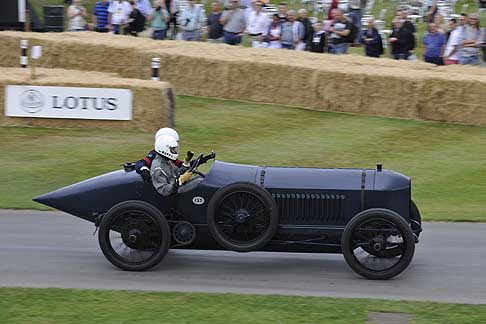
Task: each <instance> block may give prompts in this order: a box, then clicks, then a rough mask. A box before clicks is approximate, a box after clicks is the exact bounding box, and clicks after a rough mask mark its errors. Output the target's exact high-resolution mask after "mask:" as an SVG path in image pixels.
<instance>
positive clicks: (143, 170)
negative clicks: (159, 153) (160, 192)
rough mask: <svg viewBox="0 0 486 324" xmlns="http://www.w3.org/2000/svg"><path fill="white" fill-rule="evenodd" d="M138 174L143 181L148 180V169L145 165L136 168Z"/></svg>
mask: <svg viewBox="0 0 486 324" xmlns="http://www.w3.org/2000/svg"><path fill="white" fill-rule="evenodd" d="M137 171H138V173H139V174H140V176H141V177H142V179H143V181H145V182H149V181H150V170H149V168H147V167H142V168H141V169H140V170H137Z"/></svg>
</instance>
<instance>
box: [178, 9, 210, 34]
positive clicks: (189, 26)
mask: <svg viewBox="0 0 486 324" xmlns="http://www.w3.org/2000/svg"><path fill="white" fill-rule="evenodd" d="M187 4H188V5H187V7H186V8H184V10H183V11H182V15H181V16H180V18H179V25H180V26H181V29H182V39H183V40H185V41H200V40H201V27H202V23H203V22H204V19H205V17H204V12H203V9H202V8H201V7H200V6H196V4H195V0H189V1H188V2H187Z"/></svg>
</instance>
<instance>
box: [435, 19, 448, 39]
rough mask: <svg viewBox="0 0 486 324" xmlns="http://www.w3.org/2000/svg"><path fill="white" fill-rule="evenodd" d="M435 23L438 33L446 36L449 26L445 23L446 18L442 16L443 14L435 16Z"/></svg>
mask: <svg viewBox="0 0 486 324" xmlns="http://www.w3.org/2000/svg"><path fill="white" fill-rule="evenodd" d="M433 23H434V24H435V28H437V32H439V33H441V34H443V35H445V33H446V32H447V26H446V24H445V22H444V16H442V15H441V14H437V15H435V18H434V21H433Z"/></svg>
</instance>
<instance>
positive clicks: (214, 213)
mask: <svg viewBox="0 0 486 324" xmlns="http://www.w3.org/2000/svg"><path fill="white" fill-rule="evenodd" d="M207 221H208V227H209V230H210V232H211V234H212V235H213V237H214V239H215V240H216V241H217V242H218V243H219V244H220V245H221V246H222V247H224V248H226V249H228V250H233V251H238V252H249V251H254V250H258V249H260V248H262V247H263V246H265V245H266V244H267V243H268V242H269V241H270V240H271V239H272V237H273V236H274V235H275V233H276V231H277V227H278V207H277V204H276V203H275V201H274V200H273V198H272V196H271V194H270V193H269V192H268V191H267V190H265V189H264V188H262V187H260V186H257V185H256V184H253V183H247V182H238V183H234V184H231V185H228V186H226V187H223V188H221V189H219V190H218V191H217V192H216V193H215V194H214V195H213V197H212V199H211V201H210V202H209V205H208V218H207Z"/></svg>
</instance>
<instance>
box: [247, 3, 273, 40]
mask: <svg viewBox="0 0 486 324" xmlns="http://www.w3.org/2000/svg"><path fill="white" fill-rule="evenodd" d="M262 6H263V3H262V2H261V1H258V2H257V3H256V4H255V11H252V12H250V14H249V15H248V19H247V21H246V23H247V25H246V33H247V34H248V35H249V36H250V37H251V46H252V47H262V46H261V43H262V39H263V34H264V33H265V31H266V30H267V28H268V25H269V19H268V16H267V14H266V13H264V12H263V11H262Z"/></svg>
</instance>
